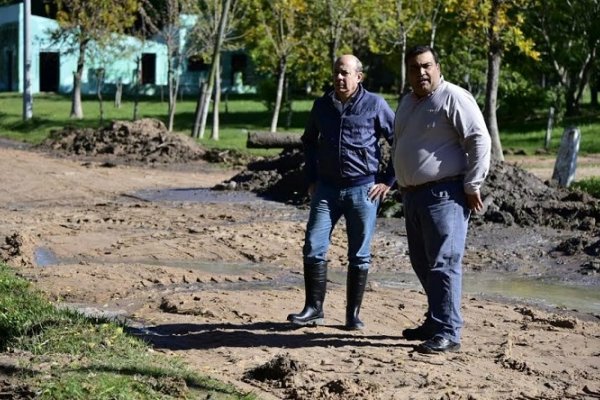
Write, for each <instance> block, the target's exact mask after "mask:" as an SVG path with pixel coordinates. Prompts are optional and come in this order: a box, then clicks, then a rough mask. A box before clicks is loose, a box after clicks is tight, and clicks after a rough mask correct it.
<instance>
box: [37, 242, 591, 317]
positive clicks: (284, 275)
mask: <svg viewBox="0 0 600 400" xmlns="http://www.w3.org/2000/svg"><path fill="white" fill-rule="evenodd" d="M71 261H72V260H71ZM130 261H133V260H130ZM35 262H36V264H37V265H38V266H40V267H49V266H52V265H58V264H61V263H67V262H68V260H60V259H58V258H57V256H56V255H55V254H54V253H53V252H52V250H51V249H48V248H45V247H38V248H37V249H36V250H35ZM96 262H100V263H101V261H100V260H97V261H96ZM135 262H136V263H141V264H147V265H164V266H171V267H176V268H184V269H190V270H197V271H202V272H207V273H213V274H214V273H223V274H230V275H234V276H235V275H243V274H246V275H247V274H248V272H252V273H256V274H259V275H265V276H271V277H273V279H274V281H270V282H268V285H270V286H284V285H287V284H291V285H302V275H298V274H291V273H290V272H289V271H285V270H282V269H281V268H276V267H274V266H272V265H262V264H257V263H220V262H206V261H204V262H203V261H196V260H193V261H191V260H185V261H184V260H155V259H152V260H135ZM328 278H329V279H330V280H331V281H332V282H335V283H337V284H340V285H345V282H346V271H344V270H334V269H331V270H330V271H329V272H328ZM369 279H370V280H371V281H373V282H377V283H378V284H379V285H381V286H383V287H389V288H398V289H421V285H420V283H419V282H418V280H417V278H416V276H415V275H414V273H412V272H411V273H409V272H395V271H392V272H372V273H371V274H370V275H369ZM264 286H265V282H263V281H260V280H257V281H253V280H250V281H247V280H244V281H242V280H240V281H238V282H229V283H227V288H226V289H227V290H236V289H238V290H239V289H245V290H248V289H264V288H265V287H264ZM463 287H464V293H465V295H483V296H485V297H488V298H490V297H491V298H496V299H505V300H515V301H523V302H527V303H531V304H537V305H539V306H544V307H560V308H565V309H569V310H577V311H580V312H585V313H593V314H598V315H600V290H598V287H597V286H577V285H573V284H566V283H563V282H555V281H550V280H541V279H533V278H524V277H520V276H514V275H510V274H506V273H504V274H502V273H486V272H476V273H467V274H465V275H464V281H463Z"/></svg>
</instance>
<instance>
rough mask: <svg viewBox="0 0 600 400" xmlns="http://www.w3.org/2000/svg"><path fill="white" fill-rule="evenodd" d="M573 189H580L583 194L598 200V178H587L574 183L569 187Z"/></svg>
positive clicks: (599, 195)
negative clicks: (585, 193)
mask: <svg viewBox="0 0 600 400" xmlns="http://www.w3.org/2000/svg"><path fill="white" fill-rule="evenodd" d="M571 186H572V187H574V188H577V189H581V190H583V191H584V192H587V193H589V194H590V195H592V196H594V197H596V198H598V199H600V178H596V177H593V178H588V179H582V180H580V181H575V182H573V184H572V185H571Z"/></svg>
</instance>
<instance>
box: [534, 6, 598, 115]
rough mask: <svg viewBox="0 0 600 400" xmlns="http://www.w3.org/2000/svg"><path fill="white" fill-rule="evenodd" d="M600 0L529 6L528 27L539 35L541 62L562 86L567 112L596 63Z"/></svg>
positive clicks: (577, 101) (574, 105)
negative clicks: (542, 61) (529, 21)
mask: <svg viewBox="0 0 600 400" xmlns="http://www.w3.org/2000/svg"><path fill="white" fill-rule="evenodd" d="M599 20H600V1H598V0H577V1H575V0H540V1H539V2H538V3H537V4H536V6H535V7H534V8H533V10H532V24H531V25H530V29H531V31H532V32H533V33H534V34H536V35H537V37H538V38H539V39H538V41H539V43H540V48H541V49H542V52H543V53H542V54H543V58H544V60H545V63H544V65H546V66H548V67H550V69H547V70H546V72H550V73H551V76H553V77H554V79H555V80H556V82H557V83H558V85H559V86H560V87H561V88H563V90H564V100H565V103H566V104H565V107H566V109H565V111H566V114H567V115H573V114H576V113H577V112H578V110H579V104H580V102H581V97H582V95H583V90H584V88H585V86H586V85H587V84H588V83H589V79H590V76H591V73H592V72H593V70H594V65H595V64H597V57H598V48H599V46H600V24H598V21H599Z"/></svg>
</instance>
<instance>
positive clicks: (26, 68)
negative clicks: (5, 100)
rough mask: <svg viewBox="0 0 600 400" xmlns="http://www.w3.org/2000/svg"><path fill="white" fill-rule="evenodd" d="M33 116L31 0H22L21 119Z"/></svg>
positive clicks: (25, 119)
mask: <svg viewBox="0 0 600 400" xmlns="http://www.w3.org/2000/svg"><path fill="white" fill-rule="evenodd" d="M32 116H33V98H32V96H31V0H24V1H23V120H24V121H27V120H29V119H31V117H32Z"/></svg>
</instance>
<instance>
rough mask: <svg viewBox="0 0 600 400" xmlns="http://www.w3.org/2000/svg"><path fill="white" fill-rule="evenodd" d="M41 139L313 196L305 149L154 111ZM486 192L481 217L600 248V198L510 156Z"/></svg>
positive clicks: (387, 207) (265, 190)
mask: <svg viewBox="0 0 600 400" xmlns="http://www.w3.org/2000/svg"><path fill="white" fill-rule="evenodd" d="M40 147H41V148H42V149H45V150H51V151H53V152H57V153H59V154H65V155H69V156H73V155H76V156H87V157H95V158H98V157H107V156H109V157H110V158H109V160H110V162H113V163H132V162H133V163H135V162H137V163H145V164H153V165H154V164H182V163H190V162H193V161H197V160H204V161H208V162H214V163H227V164H229V165H238V166H239V165H245V166H246V168H245V169H244V170H242V171H241V172H240V173H238V174H237V175H235V176H234V177H233V178H231V179H230V180H228V181H225V182H223V183H221V184H219V185H216V186H215V187H214V189H220V190H231V189H234V190H247V191H252V192H255V193H257V194H260V195H262V196H264V197H267V198H270V199H273V200H276V201H280V202H286V203H292V204H296V205H303V204H306V203H307V201H308V197H307V194H306V188H307V182H306V179H305V177H304V174H303V171H302V168H303V165H304V161H303V154H302V152H301V151H300V150H297V149H290V150H284V151H282V152H281V153H280V154H279V155H278V156H276V157H271V158H260V159H256V158H248V157H245V156H243V155H241V154H240V153H238V152H235V151H230V150H214V149H213V150H206V149H204V148H202V147H201V146H199V145H198V144H197V143H196V142H195V141H194V140H193V139H191V138H189V137H187V136H183V135H179V134H174V133H169V132H167V130H166V127H165V125H164V124H163V123H162V122H161V121H158V120H155V119H142V120H139V121H135V122H128V121H115V122H112V124H111V125H110V126H108V127H106V128H103V129H98V130H94V129H74V128H65V129H63V130H62V131H56V132H53V133H52V134H51V135H50V137H49V138H48V139H47V140H46V141H44V142H43V144H42V145H41V146H40ZM382 151H383V153H384V159H388V155H389V147H388V146H386V145H383V146H382ZM382 168H385V165H383V166H382ZM395 194H396V195H395ZM482 195H483V197H484V199H485V204H486V206H487V207H486V211H485V213H484V214H483V215H482V216H474V218H473V223H474V224H481V223H487V222H491V223H501V224H503V225H506V226H510V225H518V226H521V227H528V226H536V225H539V226H548V227H552V228H555V229H567V230H572V231H574V232H579V233H581V235H578V236H576V237H574V238H572V239H570V240H568V241H565V242H563V243H561V244H559V245H558V246H557V250H559V251H562V252H564V253H566V254H574V253H577V252H579V251H584V252H585V253H586V254H588V255H592V256H597V255H600V240H599V238H598V237H599V236H600V200H598V199H595V198H593V197H591V196H589V195H587V194H585V193H583V192H580V191H576V190H571V189H564V188H560V187H557V186H556V185H553V184H552V183H551V182H544V181H542V180H541V179H539V178H538V177H536V176H535V175H533V174H531V173H529V172H527V171H525V170H524V169H522V168H520V167H518V166H516V165H511V164H508V163H494V164H493V165H492V168H491V171H490V175H489V177H488V179H487V180H486V183H485V186H484V187H483V189H482ZM381 214H382V215H385V216H393V217H402V207H401V204H400V201H399V197H398V196H397V193H394V192H392V196H390V197H389V199H388V200H387V201H386V202H385V203H384V204H383V206H382V212H381Z"/></svg>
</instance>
